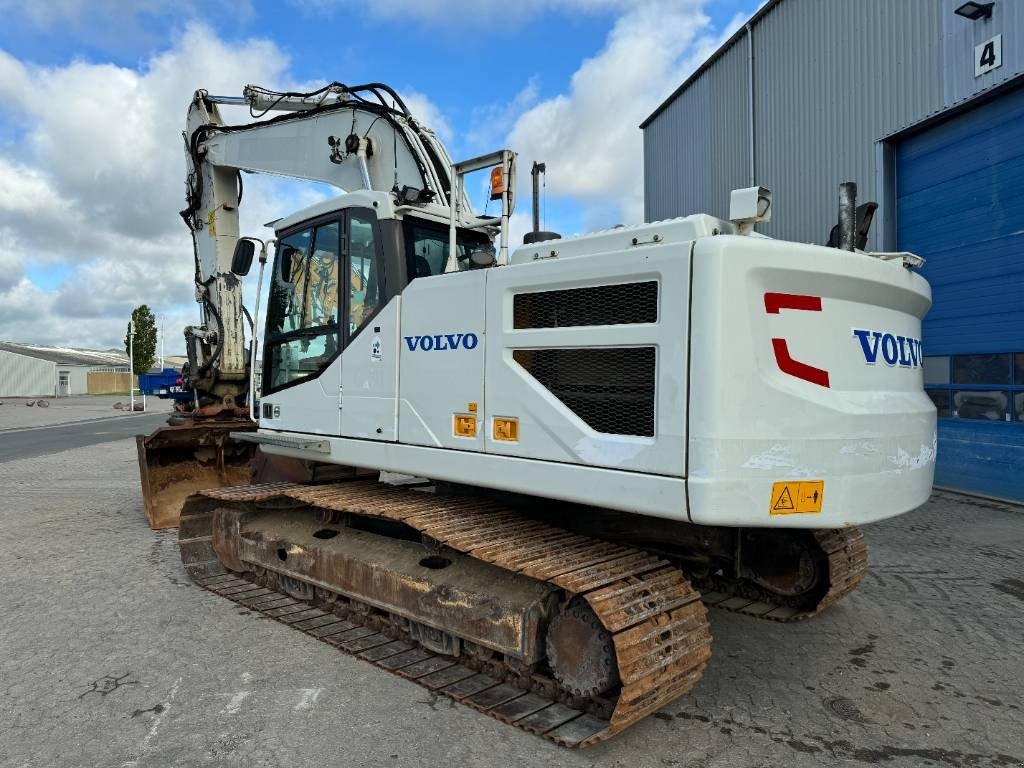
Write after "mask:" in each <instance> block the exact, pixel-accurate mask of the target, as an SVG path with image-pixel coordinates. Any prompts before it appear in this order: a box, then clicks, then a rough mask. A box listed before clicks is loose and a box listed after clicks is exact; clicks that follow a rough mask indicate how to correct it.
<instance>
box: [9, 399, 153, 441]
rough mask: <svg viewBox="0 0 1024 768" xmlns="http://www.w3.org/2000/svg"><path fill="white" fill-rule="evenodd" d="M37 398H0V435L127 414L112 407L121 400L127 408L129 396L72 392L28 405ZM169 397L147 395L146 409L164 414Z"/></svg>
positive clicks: (137, 400)
mask: <svg viewBox="0 0 1024 768" xmlns="http://www.w3.org/2000/svg"><path fill="white" fill-rule="evenodd" d="M39 399H40V398H26V397H19V398H7V397H3V398H0V439H2V437H3V433H4V432H6V431H8V430H11V429H25V428H31V427H43V426H51V425H53V424H67V423H70V422H73V421H94V420H96V419H111V418H118V417H120V416H124V415H126V411H122V410H118V409H116V408H114V405H115V404H117V403H122V404H123V405H124V407H125V408H126V409H127V408H128V407H129V405H130V402H131V401H130V400H129V398H128V397H127V396H126V395H73V396H71V397H47V398H41V399H43V400H45V401H46V404H47V407H45V408H39V407H38V406H35V405H33V406H27V403H29V402H37V401H38V400H39ZM135 400H136V402H141V400H142V398H141V396H140V395H138V394H136V395H135ZM172 405H173V404H172V402H171V401H170V400H161V399H160V398H158V397H147V398H146V411H147V412H150V413H163V414H165V415H166V414H167V413H168V412H169V411H170V410H171V408H172Z"/></svg>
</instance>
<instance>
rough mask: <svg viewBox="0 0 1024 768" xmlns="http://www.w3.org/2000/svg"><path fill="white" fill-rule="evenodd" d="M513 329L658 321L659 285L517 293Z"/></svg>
mask: <svg viewBox="0 0 1024 768" xmlns="http://www.w3.org/2000/svg"><path fill="white" fill-rule="evenodd" d="M512 319H513V328H516V329H525V328H566V327H571V326H581V325H626V324H630V323H656V322H658V283H657V281H655V280H650V281H648V282H644V283H618V284H616V285H595V286H591V287H589V288H567V289H564V290H559V291H537V292H535V293H517V294H516V295H515V297H514V298H513V301H512Z"/></svg>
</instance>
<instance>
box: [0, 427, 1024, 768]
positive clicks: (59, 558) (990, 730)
mask: <svg viewBox="0 0 1024 768" xmlns="http://www.w3.org/2000/svg"><path fill="white" fill-rule="evenodd" d="M137 423H138V422H137ZM2 439H4V438H0V441H2ZM0 492H2V493H0V766H33V767H36V766H39V767H42V766H207V765H210V766H221V765H223V766H330V765H344V766H429V767H430V768H438V767H441V768H447V767H448V766H452V767H453V768H454V767H456V766H459V767H461V766H474V767H475V766H481V767H483V768H489V767H492V766H493V767H494V768H518V767H519V766H622V767H623V768H625V767H627V766H628V767H629V768H635V767H638V766H640V767H643V766H682V767H684V768H709V767H711V766H737V767H742V768H748V767H749V768H760V767H762V766H765V767H766V766H794V767H796V768H801V767H803V766H822V765H828V766H832V765H842V766H865V765H884V766H891V767H892V768H904V767H906V768H909V767H910V766H913V767H914V768H917V767H918V766H941V767H952V768H974V767H975V766H979V767H985V766H1000V767H1001V766H1016V765H1024V710H1022V707H1024V702H1022V695H1021V692H1022V691H1024V572H1022V571H1024V569H1022V562H1024V510H1022V509H1021V508H1018V507H1012V506H1007V505H1001V504H996V503H991V502H987V501H980V500H977V499H970V498H966V497H959V496H955V495H951V494H936V495H935V496H934V497H933V498H932V500H931V501H929V503H927V504H926V505H924V506H923V507H921V508H920V509H918V510H917V511H915V512H912V513H910V514H908V515H905V516H903V517H901V518H897V519H895V520H891V521H886V522H883V523H879V524H876V525H874V526H871V527H869V528H868V529H867V531H866V535H867V538H868V542H869V547H870V550H871V560H872V566H871V571H870V574H869V575H868V576H867V577H866V579H865V581H864V582H863V583H862V585H861V587H860V589H858V591H857V592H855V593H854V594H853V595H851V596H849V597H848V598H846V599H845V600H844V601H843V602H842V603H840V604H839V605H837V606H834V607H833V608H831V609H829V610H828V611H827V612H826V613H825V614H823V615H822V616H820V617H818V618H816V619H814V620H812V621H808V622H805V623H800V624H796V625H780V624H772V623H768V622H763V621H758V620H756V619H752V618H747V617H743V616H736V615H731V614H726V613H722V612H718V611H711V612H710V614H709V616H710V621H711V627H712V632H713V634H714V655H713V658H712V660H711V664H710V665H709V667H708V670H707V671H706V673H705V675H704V677H703V679H702V680H701V681H700V683H699V684H698V685H697V686H696V687H695V688H694V690H693V691H692V692H691V693H690V694H688V695H687V696H685V697H683V698H682V699H680V700H678V701H676V702H674V703H673V704H671V705H670V706H668V707H666V708H665V709H664V710H663V711H661V712H659V713H657V714H656V715H654V716H653V717H650V718H648V719H647V720H645V721H644V722H642V723H640V724H638V725H637V726H635V727H634V728H632V729H630V730H629V731H627V732H625V733H624V734H622V735H621V736H619V737H618V738H616V739H615V740H613V741H611V742H608V743H605V744H602V745H599V746H597V747H594V748H591V749H588V750H585V751H582V752H577V751H568V750H565V749H561V748H559V747H555V746H554V745H552V744H549V743H547V742H545V741H543V740H541V739H539V738H537V737H535V736H531V735H530V734H527V733H525V732H522V731H519V730H517V729H514V728H511V727H509V726H506V725H502V724H501V723H499V722H497V721H495V720H492V719H491V718H489V717H486V716H484V715H481V714H479V713H477V712H474V711H472V710H470V709H467V708H465V707H462V706H460V705H457V704H454V703H452V702H450V701H448V700H446V699H444V698H439V697H437V696H436V695H432V694H431V693H429V692H428V691H426V690H424V689H422V688H420V687H419V686H416V685H415V684H413V683H410V682H408V681H406V680H403V679H401V678H398V677H395V676H393V675H391V674H389V673H387V672H385V671H383V670H380V669H377V668H375V667H372V666H370V665H368V664H366V663H364V662H361V661H358V660H356V659H353V658H351V657H348V656H346V655H344V654H342V653H341V652H339V651H337V650H336V649H334V648H332V647H330V646H327V645H325V644H322V643H320V642H318V641H316V640H314V639H312V638H310V637H308V636H306V635H303V634H301V633H299V632H297V631H295V630H291V629H289V628H288V627H286V626H284V625H282V624H279V623H277V622H274V621H272V620H268V619H263V618H260V617H259V616H257V615H255V614H252V613H250V612H248V611H246V610H244V609H243V608H241V607H240V606H237V605H235V604H234V603H231V602H228V601H226V600H224V599H223V598H220V597H217V596H216V595H213V594H211V593H208V592H205V591H203V590H201V589H199V588H197V587H195V586H193V585H191V584H190V582H189V580H188V578H187V577H186V575H185V573H184V571H183V569H182V567H181V565H180V562H179V559H178V554H177V548H176V542H175V534H174V532H173V531H171V532H159V533H158V532H153V531H151V530H149V528H148V527H147V525H146V522H145V516H144V514H143V511H142V504H141V499H140V495H139V488H138V479H137V468H136V464H135V447H134V443H133V441H130V440H116V441H112V442H106V443H103V444H99V445H92V446H87V447H81V448H74V449H72V450H66V451H63V452H59V453H52V454H48V455H46V456H39V457H34V458H23V459H18V460H12V461H7V462H5V463H2V464H0Z"/></svg>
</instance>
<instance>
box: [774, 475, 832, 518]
mask: <svg viewBox="0 0 1024 768" xmlns="http://www.w3.org/2000/svg"><path fill="white" fill-rule="evenodd" d="M824 500H825V481H824V480H785V481H783V482H779V483H772V496H771V499H770V501H769V502H768V514H769V515H803V514H817V513H819V512H821V504H822V502H823V501H824Z"/></svg>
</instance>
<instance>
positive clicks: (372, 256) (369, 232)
mask: <svg viewBox="0 0 1024 768" xmlns="http://www.w3.org/2000/svg"><path fill="white" fill-rule="evenodd" d="M374 221H375V219H374V217H373V215H372V214H370V213H361V212H360V211H352V212H351V213H350V214H349V220H348V254H349V270H348V274H349V292H348V337H349V338H350V339H351V338H352V337H353V336H355V335H356V334H357V333H359V330H360V329H361V328H362V327H363V326H364V325H365V324H366V322H367V321H368V320H369V319H370V318H371V317H372V316H373V315H374V314H375V313H376V311H377V309H378V308H379V307H380V304H381V297H382V290H381V288H382V286H381V269H380V261H379V259H378V252H379V249H378V248H377V237H376V230H375V229H374Z"/></svg>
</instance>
